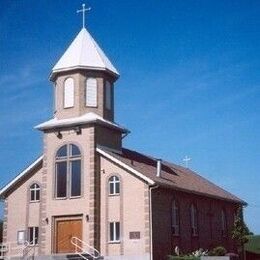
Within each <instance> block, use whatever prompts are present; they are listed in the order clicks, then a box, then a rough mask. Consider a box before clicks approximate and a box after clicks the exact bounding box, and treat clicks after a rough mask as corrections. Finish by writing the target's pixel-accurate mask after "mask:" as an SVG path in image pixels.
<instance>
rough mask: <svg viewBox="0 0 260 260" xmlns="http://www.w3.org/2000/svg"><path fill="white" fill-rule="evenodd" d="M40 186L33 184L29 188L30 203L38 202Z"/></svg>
mask: <svg viewBox="0 0 260 260" xmlns="http://www.w3.org/2000/svg"><path fill="white" fill-rule="evenodd" d="M40 190H41V189H40V186H39V185H38V184H37V183H34V184H32V185H31V186H30V201H31V202H36V201H40Z"/></svg>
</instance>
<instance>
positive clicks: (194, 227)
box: [190, 204, 198, 236]
mask: <svg viewBox="0 0 260 260" xmlns="http://www.w3.org/2000/svg"><path fill="white" fill-rule="evenodd" d="M190 214H191V234H192V236H197V235H198V210H197V208H196V207H195V205H194V204H191V207H190Z"/></svg>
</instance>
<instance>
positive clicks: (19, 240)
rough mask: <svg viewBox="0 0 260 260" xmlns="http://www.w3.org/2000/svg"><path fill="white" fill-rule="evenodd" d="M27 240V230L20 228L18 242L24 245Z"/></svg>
mask: <svg viewBox="0 0 260 260" xmlns="http://www.w3.org/2000/svg"><path fill="white" fill-rule="evenodd" d="M24 242H25V231H24V230H19V231H18V232H17V244H18V245H23V244H24Z"/></svg>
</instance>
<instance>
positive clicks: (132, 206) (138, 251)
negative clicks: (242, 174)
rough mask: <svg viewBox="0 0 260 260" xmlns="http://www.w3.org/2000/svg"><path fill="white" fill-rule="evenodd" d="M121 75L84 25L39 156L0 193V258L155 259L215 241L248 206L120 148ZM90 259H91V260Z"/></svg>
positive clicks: (61, 75) (63, 69) (64, 62)
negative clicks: (117, 100)
mask: <svg viewBox="0 0 260 260" xmlns="http://www.w3.org/2000/svg"><path fill="white" fill-rule="evenodd" d="M118 78H119V73H118V71H117V70H116V69H115V67H114V66H113V65H112V63H111V62H110V61H109V59H108V58H107V56H106V55H105V54H104V52H103V51H102V50H101V48H100V47H99V46H98V44H97V43H96V42H95V40H94V39H93V38H92V36H91V35H90V34H89V32H88V31H87V30H86V29H85V28H83V29H82V30H81V31H80V32H79V34H78V35H77V36H76V38H75V39H74V40H73V42H72V43H71V45H70V46H69V47H68V49H67V50H66V52H65V53H64V55H63V56H62V57H61V58H60V60H59V61H58V63H57V64H56V65H55V66H54V68H53V69H52V72H51V77H50V79H51V81H52V83H53V88H54V91H53V93H54V101H55V102H54V103H55V106H54V111H53V118H52V119H50V120H48V121H46V122H44V123H42V124H40V125H38V126H36V128H37V129H38V130H40V131H42V132H43V150H42V155H41V156H40V157H39V158H37V159H36V160H35V161H34V162H33V163H32V164H31V165H30V166H28V167H27V168H26V169H25V170H24V171H22V172H21V173H20V174H19V175H17V177H16V178H15V179H13V180H11V181H10V182H9V183H8V184H7V185H6V186H4V187H3V188H2V189H1V191H0V196H1V198H2V200H4V205H5V206H4V230H3V244H2V245H1V247H0V249H1V254H2V255H4V256H10V257H12V256H19V257H27V256H32V255H34V256H35V257H39V259H40V258H42V259H48V258H50V259H51V258H52V257H53V256H54V255H55V256H60V257H63V258H61V259H64V258H65V257H66V256H67V255H68V254H76V256H78V257H79V258H81V259H88V257H90V258H91V257H92V258H93V259H99V258H100V257H101V256H103V257H104V258H105V259H111V260H113V259H136V260H137V259H140V260H141V259H142V260H146V259H147V260H148V259H154V260H160V259H164V257H165V256H166V255H168V254H172V253H173V252H174V248H175V247H176V246H178V247H179V248H180V250H181V251H182V252H191V251H192V250H196V249H198V248H201V247H202V248H205V249H210V248H213V247H215V246H219V245H222V246H224V247H225V248H226V249H227V250H228V251H229V252H234V251H236V248H235V245H234V243H233V241H232V239H231V235H230V233H231V230H232V227H233V222H234V214H235V212H236V210H237V208H238V207H239V206H241V205H244V204H245V202H243V201H242V200H240V199H239V198H237V197H236V196H234V195H232V194H230V193H229V192H227V191H225V190H223V189H222V188H220V187H218V186H216V185H215V184H213V183H211V182H209V181H207V180H206V179H204V178H203V177H201V176H200V175H198V174H197V173H195V172H193V171H192V170H190V169H188V168H185V167H182V166H178V165H176V164H173V163H170V162H167V161H164V160H159V159H156V158H154V157H152V156H147V155H144V154H141V153H138V152H136V151H132V150H130V149H126V148H124V147H123V145H122V140H123V138H124V137H125V136H126V135H128V134H129V131H128V130H127V129H126V128H124V127H122V126H120V125H118V124H117V123H115V122H114V91H115V82H116V80H117V79H118ZM90 258H89V259H90Z"/></svg>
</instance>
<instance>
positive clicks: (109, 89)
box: [105, 81, 112, 110]
mask: <svg viewBox="0 0 260 260" xmlns="http://www.w3.org/2000/svg"><path fill="white" fill-rule="evenodd" d="M105 89H106V92H105V101H106V102H105V103H106V109H109V110H110V109H111V107H112V85H111V83H110V82H109V81H106V87H105Z"/></svg>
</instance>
